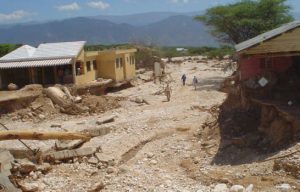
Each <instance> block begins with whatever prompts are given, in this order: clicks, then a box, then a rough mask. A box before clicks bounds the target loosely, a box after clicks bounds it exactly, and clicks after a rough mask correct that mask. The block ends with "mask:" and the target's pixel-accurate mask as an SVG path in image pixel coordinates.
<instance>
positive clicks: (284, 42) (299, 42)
mask: <svg viewBox="0 0 300 192" xmlns="http://www.w3.org/2000/svg"><path fill="white" fill-rule="evenodd" d="M293 51H300V28H297V29H295V30H292V31H290V32H287V33H284V34H282V35H279V36H277V37H274V38H272V39H269V40H266V41H264V42H262V43H260V44H259V45H256V46H253V47H251V48H249V49H246V50H244V51H242V52H241V53H244V54H258V53H270V52H272V53H276V52H293Z"/></svg>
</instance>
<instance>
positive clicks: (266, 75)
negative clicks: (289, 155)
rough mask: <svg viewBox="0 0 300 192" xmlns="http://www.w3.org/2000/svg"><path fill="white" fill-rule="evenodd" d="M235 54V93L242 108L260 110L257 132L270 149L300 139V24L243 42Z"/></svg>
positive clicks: (237, 47)
mask: <svg viewBox="0 0 300 192" xmlns="http://www.w3.org/2000/svg"><path fill="white" fill-rule="evenodd" d="M236 50H237V56H238V60H239V61H238V73H237V76H238V79H239V82H240V84H239V86H238V87H239V91H238V92H239V94H240V97H241V101H242V104H243V106H244V107H249V106H253V105H255V106H258V107H259V109H260V113H261V114H260V116H261V119H260V126H259V127H258V129H259V130H260V131H262V132H264V133H265V134H266V135H267V136H268V138H269V139H270V140H271V143H272V145H273V146H278V145H283V144H285V143H287V142H288V141H292V140H293V139H296V138H299V134H300V116H299V114H300V113H299V112H300V21H294V22H291V23H288V24H286V25H283V26H281V27H279V28H277V29H274V30H271V31H269V32H266V33H264V34H261V35H259V36H257V37H254V38H252V39H250V40H247V41H245V42H242V43H240V44H238V45H236ZM233 84H234V83H233Z"/></svg>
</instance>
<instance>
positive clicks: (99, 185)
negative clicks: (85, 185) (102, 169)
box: [88, 181, 104, 192]
mask: <svg viewBox="0 0 300 192" xmlns="http://www.w3.org/2000/svg"><path fill="white" fill-rule="evenodd" d="M102 189H104V183H103V182H101V181H100V182H98V183H95V184H94V185H93V186H92V187H91V189H90V190H88V192H99V191H100V190H102Z"/></svg>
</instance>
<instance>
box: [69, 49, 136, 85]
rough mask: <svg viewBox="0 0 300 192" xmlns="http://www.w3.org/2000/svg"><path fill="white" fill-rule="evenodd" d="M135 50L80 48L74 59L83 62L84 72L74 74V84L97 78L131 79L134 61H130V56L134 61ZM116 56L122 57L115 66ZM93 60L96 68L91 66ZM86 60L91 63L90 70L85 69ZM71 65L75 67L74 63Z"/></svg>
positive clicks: (133, 73) (117, 80)
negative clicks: (120, 63)
mask: <svg viewBox="0 0 300 192" xmlns="http://www.w3.org/2000/svg"><path fill="white" fill-rule="evenodd" d="M135 52H136V49H128V50H109V51H88V52H84V50H82V51H81V52H80V54H79V55H78V57H77V59H76V61H79V62H82V63H83V71H84V74H82V75H78V76H77V75H76V76H75V84H77V85H81V84H86V83H89V82H92V81H94V80H96V79H97V78H105V79H112V80H114V81H115V82H122V81H125V80H131V79H133V78H134V77H135V62H133V63H132V62H131V63H130V57H131V58H132V59H131V60H132V61H134V60H135V59H134V53H135ZM117 58H122V65H119V67H117V64H116V59H117ZM93 60H95V61H96V66H97V68H96V69H94V67H93ZM76 61H75V63H76ZM88 61H90V64H91V70H90V71H87V62H88ZM73 67H75V64H74V65H73ZM75 70H76V69H75Z"/></svg>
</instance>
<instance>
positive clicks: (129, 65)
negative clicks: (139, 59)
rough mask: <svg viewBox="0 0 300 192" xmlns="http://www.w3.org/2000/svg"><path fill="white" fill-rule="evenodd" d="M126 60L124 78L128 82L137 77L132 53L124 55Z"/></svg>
mask: <svg viewBox="0 0 300 192" xmlns="http://www.w3.org/2000/svg"><path fill="white" fill-rule="evenodd" d="M123 60H124V76H125V79H126V80H131V79H133V78H134V77H135V75H136V73H135V57H134V54H132V53H125V54H123Z"/></svg>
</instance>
